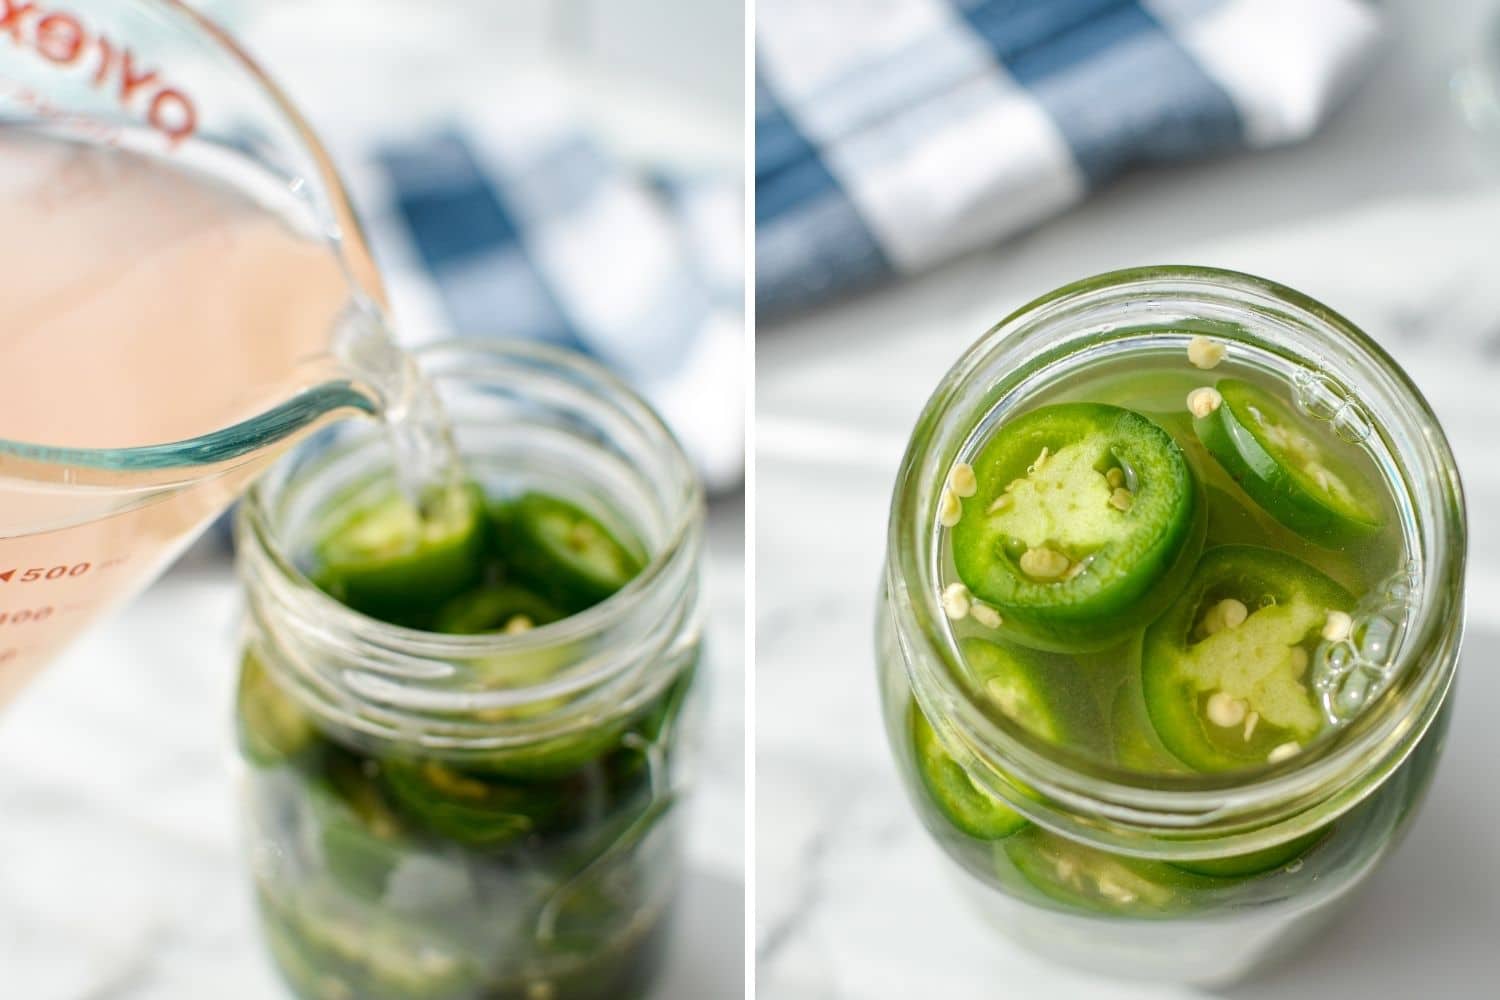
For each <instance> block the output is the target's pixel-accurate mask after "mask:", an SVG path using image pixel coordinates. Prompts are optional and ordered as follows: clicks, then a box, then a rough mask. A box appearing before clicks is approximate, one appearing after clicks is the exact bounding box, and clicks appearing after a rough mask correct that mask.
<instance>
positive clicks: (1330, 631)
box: [1323, 608, 1354, 642]
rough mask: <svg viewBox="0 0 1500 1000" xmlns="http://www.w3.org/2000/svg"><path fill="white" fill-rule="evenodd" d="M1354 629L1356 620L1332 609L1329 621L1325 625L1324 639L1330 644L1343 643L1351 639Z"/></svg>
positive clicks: (1329, 612)
mask: <svg viewBox="0 0 1500 1000" xmlns="http://www.w3.org/2000/svg"><path fill="white" fill-rule="evenodd" d="M1353 627H1354V619H1353V618H1352V617H1351V616H1350V615H1349V614H1348V613H1347V612H1344V611H1339V610H1336V609H1332V608H1330V609H1329V611H1328V619H1327V621H1325V622H1324V623H1323V638H1325V639H1327V640H1328V641H1329V642H1342V641H1343V640H1345V639H1347V638H1349V632H1350V630H1351V629H1353Z"/></svg>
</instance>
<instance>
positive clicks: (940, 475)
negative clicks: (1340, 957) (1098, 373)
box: [886, 265, 1465, 836]
mask: <svg viewBox="0 0 1500 1000" xmlns="http://www.w3.org/2000/svg"><path fill="white" fill-rule="evenodd" d="M1205 322H1207V323H1210V324H1219V323H1221V324H1226V325H1228V326H1233V327H1235V328H1237V329H1238V330H1240V331H1242V335H1243V336H1244V337H1245V338H1246V339H1248V340H1250V341H1252V342H1253V343H1254V344H1255V345H1256V347H1258V348H1264V349H1265V350H1267V351H1270V352H1272V353H1275V354H1280V355H1283V356H1285V357H1286V358H1288V359H1289V360H1293V359H1294V360H1296V361H1297V362H1299V363H1301V364H1307V362H1308V359H1309V354H1308V352H1309V351H1310V350H1311V351H1312V352H1313V353H1312V354H1311V357H1312V358H1313V359H1316V360H1317V361H1318V362H1320V363H1322V364H1324V366H1325V367H1327V368H1328V369H1329V370H1330V371H1331V374H1332V375H1333V376H1334V377H1336V378H1348V377H1350V376H1351V375H1353V376H1358V378H1359V379H1360V380H1361V381H1362V383H1363V384H1362V385H1361V390H1362V391H1361V392H1360V393H1358V394H1357V395H1358V396H1359V397H1360V398H1361V400H1362V401H1363V403H1364V405H1365V406H1366V407H1368V408H1370V409H1371V410H1373V411H1374V412H1376V413H1378V414H1379V419H1378V420H1375V421H1374V423H1375V424H1376V427H1375V430H1374V433H1376V434H1379V435H1382V437H1383V440H1384V445H1385V447H1386V449H1387V450H1388V451H1389V453H1390V454H1391V455H1392V456H1393V457H1394V460H1395V462H1396V464H1397V466H1398V468H1397V470H1396V471H1397V472H1399V474H1400V480H1401V481H1400V482H1399V483H1393V484H1392V485H1394V486H1398V487H1401V488H1403V489H1404V490H1405V492H1406V494H1407V495H1406V497H1404V498H1403V499H1404V500H1405V501H1407V502H1408V504H1409V506H1410V508H1411V509H1412V510H1413V511H1414V512H1415V518H1414V521H1413V522H1412V523H1411V524H1410V525H1409V528H1410V530H1409V532H1408V534H1409V538H1408V547H1409V548H1413V549H1414V551H1415V552H1416V553H1418V554H1419V555H1420V560H1421V599H1420V601H1419V602H1418V603H1417V604H1416V607H1415V610H1414V611H1413V612H1412V613H1411V617H1410V618H1409V619H1408V622H1407V627H1406V629H1405V633H1404V637H1403V641H1402V643H1401V647H1400V649H1399V651H1398V653H1397V654H1396V661H1395V664H1394V666H1393V668H1392V671H1391V678H1392V679H1391V681H1390V682H1389V684H1388V686H1387V688H1386V689H1385V690H1384V692H1383V693H1381V694H1380V695H1378V696H1377V697H1376V698H1374V699H1372V700H1371V701H1370V702H1369V703H1368V704H1366V705H1365V706H1364V707H1363V709H1362V710H1361V711H1360V712H1359V713H1358V714H1357V715H1356V716H1355V717H1354V718H1353V719H1352V720H1350V721H1349V722H1347V723H1346V724H1344V725H1341V726H1339V727H1338V728H1337V729H1336V730H1335V731H1334V732H1332V733H1329V734H1325V735H1324V736H1322V737H1320V738H1319V739H1318V740H1317V741H1315V742H1314V743H1313V744H1311V745H1309V746H1308V747H1307V748H1306V749H1305V750H1304V752H1303V753H1300V754H1298V755H1297V756H1295V757H1293V758H1291V759H1290V760H1287V761H1283V762H1280V763H1275V764H1266V765H1263V766H1259V767H1254V768H1246V769H1244V770H1240V771H1233V772H1225V773H1217V774H1150V773H1144V772H1139V771H1134V770H1129V769H1126V768H1123V767H1119V766H1117V765H1114V764H1110V763H1108V762H1105V761H1101V760H1099V759H1097V758H1094V757H1090V756H1087V755H1085V754H1083V753H1081V752H1079V751H1077V750H1073V749H1071V748H1068V747H1059V746H1057V745H1055V744H1052V743H1049V742H1047V741H1045V740H1043V739H1041V738H1040V737H1038V736H1036V735H1035V734H1033V733H1031V732H1030V731H1029V730H1027V729H1025V728H1024V727H1022V726H1020V725H1017V724H1015V723H1014V722H1012V721H1011V720H1009V719H1005V718H994V717H992V716H991V715H989V714H987V713H985V712H984V711H982V709H980V707H979V706H978V705H977V704H975V703H974V701H973V699H972V698H971V696H969V695H968V694H967V693H966V692H965V691H964V690H963V688H962V687H961V685H960V684H959V682H958V681H957V679H956V678H957V676H958V667H959V662H960V661H959V653H958V649H957V644H956V640H955V639H954V637H953V634H952V631H951V630H950V629H949V628H948V626H947V619H946V616H945V615H944V614H943V611H942V607H941V598H940V592H941V589H942V584H941V581H940V579H939V575H938V572H939V571H938V567H939V560H938V559H937V558H936V557H935V553H936V549H937V545H938V541H937V539H938V536H937V532H936V531H935V524H936V520H937V515H936V500H937V497H938V494H939V491H940V490H941V487H942V484H943V481H944V479H945V477H946V475H947V472H948V470H949V469H950V468H951V466H952V464H953V462H954V461H956V460H958V456H959V455H960V453H961V450H962V449H963V448H964V446H965V443H966V442H967V441H968V440H969V438H970V436H971V434H972V432H973V431H974V427H975V424H976V422H977V421H978V419H979V418H980V417H983V416H984V415H985V414H987V413H990V412H992V411H993V410H995V409H996V408H1003V407H1004V406H1006V405H1007V404H1008V403H1009V404H1014V402H1015V401H1017V400H1019V399H1020V398H1021V397H1023V396H1025V395H1026V393H1027V392H1028V391H1029V390H1030V389H1032V388H1034V387H1035V385H1036V384H1037V382H1038V381H1040V379H1038V376H1037V373H1044V374H1045V373H1048V372H1051V373H1055V372H1056V371H1057V368H1056V367H1055V366H1056V365H1058V364H1060V363H1062V362H1064V361H1065V360H1066V359H1069V358H1076V357H1077V356H1078V355H1079V353H1080V352H1082V351H1086V350H1089V349H1091V348H1097V347H1099V346H1100V345H1107V344H1110V343H1118V342H1120V341H1123V340H1125V339H1127V338H1129V337H1132V336H1139V335H1140V334H1141V331H1142V330H1152V331H1161V333H1162V335H1163V336H1167V335H1173V334H1176V335H1180V336H1181V337H1182V338H1183V339H1186V338H1187V337H1188V336H1191V335H1192V334H1195V333H1202V332H1204V325H1203V324H1204V323H1205ZM1330 361H1331V362H1333V363H1332V364H1329V363H1328V362H1330ZM1367 397H1369V398H1367ZM889 545H890V557H889V558H888V560H887V580H886V583H887V593H888V600H889V601H890V608H891V612H892V614H893V615H894V616H895V618H896V621H897V629H896V632H897V635H898V637H899V640H900V643H901V646H902V651H903V658H904V660H905V662H906V665H907V673H908V679H909V681H910V683H911V687H912V690H913V693H914V695H915V696H916V698H917V699H918V701H919V703H921V704H922V706H923V709H924V711H930V712H932V713H934V717H936V718H943V719H945V720H947V721H949V722H950V723H951V725H952V729H953V733H952V734H951V738H953V739H955V740H957V741H958V742H959V743H961V744H962V746H961V747H960V748H959V749H960V750H962V751H963V755H964V759H969V760H974V761H976V762H977V763H978V765H979V767H980V770H981V772H982V773H981V774H980V775H978V777H980V778H981V779H982V780H986V781H990V780H991V779H993V784H994V785H995V786H996V788H997V791H998V792H1002V793H1006V794H1004V796H1003V797H1005V798H1007V799H1013V800H1014V802H1015V803H1016V804H1017V807H1018V808H1020V809H1021V810H1022V811H1023V812H1031V811H1035V812H1036V813H1037V815H1036V816H1033V818H1039V819H1040V820H1041V821H1042V822H1044V823H1045V822H1047V821H1048V820H1051V821H1052V823H1053V824H1054V825H1059V826H1068V827H1072V828H1074V829H1094V830H1096V831H1098V830H1105V831H1114V832H1116V833H1121V834H1124V833H1129V832H1136V833H1138V832H1142V831H1151V832H1155V833H1157V834H1161V833H1163V832H1166V833H1168V834H1170V832H1171V831H1180V832H1181V833H1182V834H1183V835H1184V836H1187V835H1195V836H1196V835H1202V834H1204V833H1205V831H1209V830H1217V831H1226V830H1236V829H1249V828H1252V827H1264V826H1266V825H1268V824H1272V823H1279V822H1284V821H1289V820H1290V818H1291V817H1294V816H1296V815H1297V814H1299V813H1303V812H1305V811H1306V810H1308V809H1309V808H1310V807H1312V806H1314V805H1319V806H1322V807H1324V808H1320V810H1319V813H1320V815H1322V816H1323V821H1324V822H1326V821H1327V818H1329V817H1328V816H1327V815H1326V814H1327V812H1328V809H1329V808H1333V807H1338V808H1340V809H1346V808H1350V807H1352V806H1353V805H1354V804H1357V802H1358V801H1360V800H1361V799H1362V798H1363V797H1364V795H1366V794H1368V792H1369V791H1370V790H1371V789H1373V787H1375V786H1376V785H1378V783H1379V779H1380V778H1382V777H1383V776H1384V775H1385V774H1388V773H1389V772H1390V771H1391V770H1394V768H1395V767H1396V766H1398V765H1399V764H1400V762H1401V761H1402V760H1404V759H1405V756H1406V754H1407V753H1408V752H1409V751H1410V750H1411V748H1412V747H1413V746H1414V745H1415V744H1416V741H1417V739H1418V738H1419V737H1420V736H1421V734H1422V733H1423V732H1424V731H1425V729H1426V726H1427V725H1428V724H1429V723H1430V722H1431V720H1432V718H1433V717H1434V716H1435V715H1436V713H1437V711H1438V709H1439V708H1440V706H1441V704H1442V701H1443V698H1444V696H1445V694H1446V691H1447V689H1448V685H1449V682H1450V680H1451V677H1452V673H1453V670H1454V666H1455V661H1456V657H1457V646H1458V639H1459V632H1460V629H1461V619H1462V590H1461V588H1462V580H1463V572H1464V561H1465V523H1464V506H1463V495H1462V490H1461V486H1460V483H1459V480H1458V476H1457V472H1456V470H1455V468H1454V461H1453V456H1452V453H1451V451H1450V450H1449V447H1448V443H1447V441H1446V439H1445V437H1444V436H1443V433H1442V431H1441V430H1440V429H1439V427H1438V424H1437V419H1436V417H1435V416H1434V415H1433V413H1432V411H1431V408H1430V407H1429V406H1428V404H1427V402H1426V400H1425V399H1424V398H1423V397H1422V395H1421V393H1420V391H1419V390H1418V389H1417V388H1416V386H1415V385H1414V384H1413V383H1412V382H1411V381H1410V379H1409V378H1408V377H1407V376H1406V374H1405V373H1404V372H1403V371H1402V370H1401V369H1400V368H1399V367H1398V366H1397V365H1396V363H1395V361H1394V360H1392V359H1391V358H1390V356H1389V355H1388V354H1387V353H1386V352H1385V351H1384V350H1383V349H1382V348H1381V347H1380V346H1379V345H1377V344H1376V343H1375V342H1374V341H1372V340H1370V338H1369V337H1368V336H1366V335H1365V334H1364V333H1363V332H1361V331H1360V330H1359V329H1358V328H1357V327H1356V326H1354V324H1352V323H1351V322H1349V321H1348V320H1347V319H1345V318H1343V317H1342V316H1340V315H1339V314H1338V313H1336V312H1334V311H1333V310H1331V309H1328V308H1327V307H1326V306H1324V305H1322V304H1321V303H1318V302H1316V301H1314V300H1313V299H1311V298H1309V297H1307V296H1305V295H1303V294H1301V293H1298V292H1295V291H1293V290H1291V289H1288V288H1285V287H1284V286H1281V285H1278V284H1276V283H1274V282H1271V281H1267V280H1265V279H1262V278H1258V277H1254V276H1251V275H1247V274H1241V273H1239V272H1233V271H1225V270H1218V269H1212V268H1202V267H1192V266H1175V265H1174V266H1154V267H1144V268H1135V269H1129V270H1122V271H1115V272H1110V273H1107V274H1102V275H1098V276H1095V277H1091V278H1087V279H1084V280H1082V281H1079V282H1075V283H1073V284H1070V285H1067V286H1065V287H1063V288H1060V289H1058V290H1056V291H1054V292H1051V293H1049V294H1047V295H1044V296H1042V297H1041V298H1039V299H1037V300H1035V301H1033V302H1031V303H1029V304H1028V305H1025V306H1023V307H1021V308H1020V309H1019V310H1017V311H1016V312H1014V313H1012V314H1011V315H1010V316H1009V317H1007V318H1006V319H1004V320H1002V321H1001V322H1000V323H999V324H997V325H996V326H995V327H993V328H992V329H991V330H990V331H988V332H987V333H986V334H985V335H984V336H983V337H981V338H980V339H979V340H978V341H977V342H976V343H975V344H974V346H973V347H971V348H970V350H969V351H968V352H966V353H965V354H964V355H963V357H961V358H960V359H959V360H958V362H957V363H956V364H955V365H954V366H953V367H952V369H950V371H949V372H948V374H947V375H946V376H945V377H944V379H943V381H942V382H941V383H940V385H939V386H938V388H937V390H936V391H935V392H934V393H933V395H932V397H931V398H930V399H929V400H928V402H927V404H926V406H925V407H924V409H923V412H922V415H921V416H920V418H919V419H918V422H917V426H916V429H915V430H914V432H913V435H912V440H911V443H910V445H909V447H908V449H907V452H906V454H905V456H904V457H903V460H902V464H901V469H900V472H899V474H898V477H897V482H896V488H895V493H894V499H893V502H892V507H891V519H890V522H889ZM1038 795H1040V801H1039V800H1038ZM1340 796H1344V797H1346V798H1347V802H1345V801H1343V800H1341V799H1340Z"/></svg>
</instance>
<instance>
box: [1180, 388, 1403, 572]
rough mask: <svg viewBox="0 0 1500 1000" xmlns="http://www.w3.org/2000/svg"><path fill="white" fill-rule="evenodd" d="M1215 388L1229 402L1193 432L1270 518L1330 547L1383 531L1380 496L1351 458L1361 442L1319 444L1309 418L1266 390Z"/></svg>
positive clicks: (1328, 439) (1200, 421)
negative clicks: (1330, 545)
mask: <svg viewBox="0 0 1500 1000" xmlns="http://www.w3.org/2000/svg"><path fill="white" fill-rule="evenodd" d="M1215 389H1217V390H1218V393H1219V396H1220V397H1221V398H1222V400H1223V402H1222V403H1220V405H1219V406H1218V407H1216V408H1214V409H1213V410H1211V411H1210V412H1208V413H1207V414H1206V415H1204V416H1201V417H1198V418H1197V419H1195V420H1194V421H1193V429H1194V431H1195V432H1196V433H1197V435H1198V438H1199V440H1201V441H1202V442H1203V446H1204V447H1205V448H1207V449H1208V452H1209V454H1211V455H1213V457H1214V459H1215V461H1217V462H1218V463H1219V465H1221V466H1223V468H1224V471H1225V472H1227V473H1229V475H1230V476H1231V477H1233V478H1234V480H1235V481H1236V482H1238V483H1239V484H1240V486H1241V487H1242V488H1243V489H1244V491H1245V492H1246V493H1248V494H1249V495H1250V497H1251V499H1253V500H1254V501H1255V502H1256V503H1258V504H1259V505H1260V506H1261V508H1262V509H1263V510H1265V512H1266V513H1268V514H1270V515H1271V516H1272V517H1274V518H1275V519H1276V520H1278V521H1280V522H1281V523H1282V524H1284V525H1286V526H1287V527H1288V528H1291V529H1292V530H1293V531H1295V532H1297V533H1298V534H1299V535H1302V536H1303V537H1304V538H1307V539H1309V540H1311V541H1314V542H1322V543H1325V544H1336V543H1339V542H1345V541H1349V540H1352V539H1357V538H1361V537H1364V536H1367V535H1370V534H1372V533H1373V532H1375V531H1377V530H1378V529H1379V528H1380V526H1381V525H1382V524H1383V523H1384V520H1385V518H1384V515H1383V514H1382V513H1381V509H1380V501H1379V499H1378V497H1377V493H1376V491H1375V490H1374V489H1373V488H1372V487H1371V485H1370V483H1369V482H1368V480H1367V479H1366V477H1365V476H1364V475H1362V474H1361V473H1360V472H1359V471H1358V469H1357V468H1356V467H1355V466H1354V463H1353V462H1352V461H1350V460H1349V459H1350V455H1349V452H1350V451H1351V450H1352V449H1353V447H1354V446H1353V445H1348V444H1344V443H1343V442H1340V441H1338V440H1337V439H1335V438H1332V437H1329V436H1324V439H1323V440H1318V439H1317V438H1316V437H1315V436H1314V433H1313V431H1312V430H1311V428H1310V427H1309V426H1308V422H1307V420H1306V418H1303V417H1299V416H1298V415H1297V414H1296V413H1295V412H1294V411H1293V410H1292V408H1291V407H1289V406H1288V405H1286V404H1285V403H1283V402H1282V401H1281V400H1280V399H1278V398H1276V397H1275V396H1274V395H1272V394H1271V393H1269V392H1267V391H1265V390H1264V389H1261V388H1260V387H1259V386H1256V385H1253V384H1251V383H1249V382H1243V381H1240V380H1239V379H1222V380H1221V381H1220V382H1219V383H1218V384H1217V385H1216V386H1215Z"/></svg>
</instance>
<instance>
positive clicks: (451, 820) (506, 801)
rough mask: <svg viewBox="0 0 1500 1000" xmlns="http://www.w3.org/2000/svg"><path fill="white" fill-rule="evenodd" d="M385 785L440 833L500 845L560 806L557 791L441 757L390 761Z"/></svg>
mask: <svg viewBox="0 0 1500 1000" xmlns="http://www.w3.org/2000/svg"><path fill="white" fill-rule="evenodd" d="M381 770H382V773H383V775H384V778H385V786H386V788H388V789H389V791H390V793H391V797H392V799H394V800H395V802H396V803H397V804H398V805H399V806H400V808H401V811H402V812H403V813H405V814H406V815H408V816H410V817H411V818H412V819H413V820H414V821H415V822H417V823H419V824H420V825H422V826H424V827H426V828H427V829H429V830H431V831H432V832H433V833H436V834H438V835H439V836H441V837H447V838H448V839H449V840H453V841H455V842H457V843H460V844H464V845H466V846H469V847H476V848H488V849H494V848H500V847H506V846H508V845H510V844H513V843H515V842H517V841H519V840H520V839H522V838H523V837H526V836H528V835H529V834H531V833H533V832H535V831H537V830H538V829H539V828H540V827H542V826H544V825H547V824H548V823H550V822H551V820H552V819H554V818H555V816H556V814H557V813H558V812H559V811H560V809H561V802H560V801H559V796H558V790H557V789H556V788H553V787H550V786H548V785H547V784H546V783H542V784H539V785H537V786H534V787H532V786H528V785H526V784H522V783H519V782H513V781H508V780H505V779H500V778H491V777H488V776H482V775H479V774H475V773H472V772H468V771H461V770H459V769H458V768H455V767H452V766H450V765H448V764H445V763H443V762H441V761H436V760H426V761H407V760H395V759H392V760H388V761H385V762H384V763H383V764H382V765H381Z"/></svg>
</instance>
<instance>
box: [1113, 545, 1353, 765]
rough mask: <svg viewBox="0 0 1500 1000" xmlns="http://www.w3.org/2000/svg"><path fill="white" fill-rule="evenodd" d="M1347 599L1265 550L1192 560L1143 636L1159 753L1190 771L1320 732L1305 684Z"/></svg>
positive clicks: (1216, 552) (1293, 747)
mask: <svg viewBox="0 0 1500 1000" xmlns="http://www.w3.org/2000/svg"><path fill="white" fill-rule="evenodd" d="M1353 605H1354V600H1353V598H1352V597H1350V595H1349V593H1348V591H1346V590H1344V588H1342V587H1340V586H1339V585H1338V584H1337V583H1335V582H1334V581H1333V580H1331V579H1329V578H1328V577H1326V576H1324V575H1323V574H1322V573H1320V572H1318V571H1317V570H1316V569H1313V568H1312V567H1311V566H1309V565H1307V564H1306V563H1304V562H1302V561H1301V560H1299V559H1296V558H1294V557H1292V556H1289V555H1286V554H1285V553H1282V552H1277V551H1275V550H1273V549H1263V548H1256V547H1254V546H1249V545H1225V546H1221V547H1219V548H1215V549H1210V550H1209V551H1208V552H1206V553H1204V555H1203V558H1202V559H1201V560H1199V563H1198V567H1197V569H1196V570H1195V571H1194V573H1193V576H1192V579H1191V580H1190V581H1189V582H1188V585H1187V588H1186V590H1184V591H1183V593H1182V595H1181V596H1180V597H1178V599H1177V601H1176V602H1175V603H1174V604H1173V605H1172V606H1171V607H1170V608H1169V609H1168V610H1167V612H1166V613H1165V614H1163V615H1162V617H1161V618H1159V619H1158V620H1157V621H1156V622H1155V623H1154V624H1153V625H1151V626H1150V627H1149V628H1148V629H1147V630H1146V636H1145V641H1144V646H1143V653H1142V663H1141V681H1142V685H1143V687H1144V689H1145V693H1146V709H1147V711H1148V712H1149V713H1150V716H1151V722H1152V725H1153V726H1154V727H1155V728H1156V732H1157V735H1158V736H1160V737H1161V740H1162V742H1163V743H1165V744H1166V746H1167V749H1169V750H1171V751H1172V753H1173V754H1174V755H1176V756H1177V757H1178V758H1179V759H1181V760H1182V761H1183V762H1184V763H1186V764H1188V765H1189V766H1191V767H1193V768H1196V769H1197V770H1199V771H1225V770H1232V769H1234V768H1240V767H1246V766H1251V765H1255V764H1262V763H1265V762H1266V761H1268V760H1272V761H1274V760H1278V759H1281V757H1282V756H1285V755H1289V754H1291V753H1295V752H1297V750H1299V749H1300V748H1301V747H1302V746H1304V745H1306V743H1307V742H1308V741H1309V740H1311V739H1312V738H1313V737H1314V736H1316V735H1317V734H1318V732H1319V730H1321V729H1322V728H1323V716H1322V713H1321V711H1320V710H1319V707H1318V703H1317V701H1316V700H1315V699H1314V697H1313V695H1312V693H1311V691H1310V690H1309V689H1308V686H1307V683H1306V675H1307V668H1308V662H1309V658H1310V656H1311V654H1312V653H1313V652H1314V650H1315V648H1316V646H1317V643H1318V640H1319V638H1320V635H1321V632H1322V629H1323V627H1324V624H1325V623H1326V621H1327V619H1328V614H1329V612H1330V611H1345V612H1347V611H1348V610H1349V609H1350V608H1352V607H1353Z"/></svg>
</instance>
